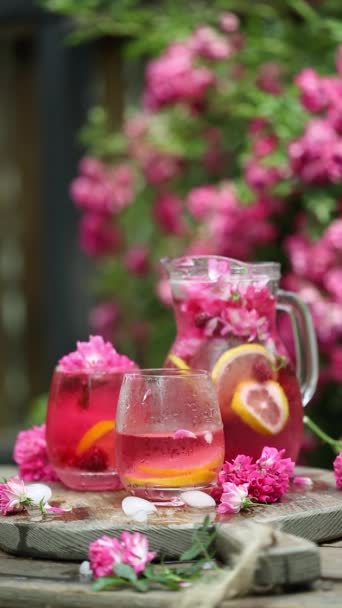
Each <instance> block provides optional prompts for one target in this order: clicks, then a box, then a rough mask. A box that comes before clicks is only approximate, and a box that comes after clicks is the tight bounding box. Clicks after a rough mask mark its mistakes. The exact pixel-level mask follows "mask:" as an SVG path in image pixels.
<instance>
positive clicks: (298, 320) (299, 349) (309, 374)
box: [277, 289, 318, 405]
mask: <svg viewBox="0 0 342 608" xmlns="http://www.w3.org/2000/svg"><path fill="white" fill-rule="evenodd" d="M277 296H278V303H277V310H281V311H282V312H286V313H287V314H289V315H290V319H291V323H292V331H293V336H294V342H295V350H296V372H297V377H298V381H299V384H300V389H301V393H302V399H303V404H304V405H307V404H308V403H309V401H310V399H311V398H312V396H313V395H314V392H315V390H316V386H317V381H318V348H317V340H316V334H315V329H314V325H313V321H312V317H311V313H310V311H309V309H308V307H307V305H306V304H305V303H304V302H303V300H302V299H301V298H299V297H298V296H297V295H296V294H294V293H292V292H291V291H284V290H283V289H279V290H278V292H277Z"/></svg>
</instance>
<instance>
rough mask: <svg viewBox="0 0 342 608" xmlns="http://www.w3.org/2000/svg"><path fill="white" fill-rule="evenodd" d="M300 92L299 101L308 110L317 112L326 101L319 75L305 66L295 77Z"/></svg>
mask: <svg viewBox="0 0 342 608" xmlns="http://www.w3.org/2000/svg"><path fill="white" fill-rule="evenodd" d="M295 83H296V85H297V86H298V87H299V90H300V92H301V96H300V99H301V102H302V104H303V106H304V108H306V110H308V111H309V112H319V111H320V110H322V109H323V108H324V107H325V106H326V103H327V98H326V94H325V90H324V86H323V83H322V79H321V77H320V76H319V75H318V74H317V72H316V71H315V70H313V69H311V68H305V69H304V70H302V71H301V72H299V74H297V76H296V78H295Z"/></svg>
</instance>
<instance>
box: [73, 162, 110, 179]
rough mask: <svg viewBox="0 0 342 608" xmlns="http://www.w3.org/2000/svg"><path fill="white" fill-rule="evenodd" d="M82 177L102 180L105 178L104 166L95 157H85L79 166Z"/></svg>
mask: <svg viewBox="0 0 342 608" xmlns="http://www.w3.org/2000/svg"><path fill="white" fill-rule="evenodd" d="M78 170H79V172H80V174H81V175H83V176H84V177H88V178H90V179H94V180H101V179H103V178H104V176H105V166H104V164H103V163H102V162H101V161H100V160H98V159H97V158H95V157H92V156H84V157H83V158H82V159H81V160H80V162H79V165H78Z"/></svg>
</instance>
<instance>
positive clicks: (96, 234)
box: [79, 213, 121, 256]
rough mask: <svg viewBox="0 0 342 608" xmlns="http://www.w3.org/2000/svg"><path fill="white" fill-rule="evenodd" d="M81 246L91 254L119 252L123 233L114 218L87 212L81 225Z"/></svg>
mask: <svg viewBox="0 0 342 608" xmlns="http://www.w3.org/2000/svg"><path fill="white" fill-rule="evenodd" d="M79 239H80V247H81V249H82V251H84V253H86V254H87V255H90V256H106V255H113V254H115V253H117V251H118V249H119V248H120V245H121V233H120V231H119V228H118V227H117V226H115V225H114V224H113V221H112V218H110V217H108V216H104V215H98V214H95V213H86V214H84V215H83V217H82V218H81V222H80V225H79Z"/></svg>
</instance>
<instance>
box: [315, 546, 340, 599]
mask: <svg viewBox="0 0 342 608" xmlns="http://www.w3.org/2000/svg"><path fill="white" fill-rule="evenodd" d="M320 555H321V571H322V578H329V579H337V580H340V581H342V549H340V548H333V547H321V549H320ZM341 603H342V601H341Z"/></svg>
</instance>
